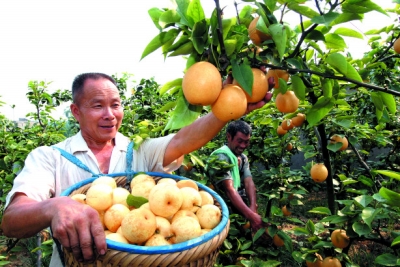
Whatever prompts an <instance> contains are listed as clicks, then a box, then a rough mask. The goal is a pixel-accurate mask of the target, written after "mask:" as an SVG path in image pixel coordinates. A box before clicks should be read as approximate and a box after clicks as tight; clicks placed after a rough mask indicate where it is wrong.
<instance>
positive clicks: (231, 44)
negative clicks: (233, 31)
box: [224, 39, 237, 56]
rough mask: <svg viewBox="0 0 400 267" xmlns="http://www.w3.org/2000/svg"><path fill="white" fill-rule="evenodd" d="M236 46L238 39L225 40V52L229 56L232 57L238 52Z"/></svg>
mask: <svg viewBox="0 0 400 267" xmlns="http://www.w3.org/2000/svg"><path fill="white" fill-rule="evenodd" d="M236 44H237V40H236V39H226V40H224V46H225V52H226V55H227V56H230V55H232V54H233V52H235V50H236Z"/></svg>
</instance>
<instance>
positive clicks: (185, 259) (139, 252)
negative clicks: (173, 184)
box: [61, 172, 229, 267]
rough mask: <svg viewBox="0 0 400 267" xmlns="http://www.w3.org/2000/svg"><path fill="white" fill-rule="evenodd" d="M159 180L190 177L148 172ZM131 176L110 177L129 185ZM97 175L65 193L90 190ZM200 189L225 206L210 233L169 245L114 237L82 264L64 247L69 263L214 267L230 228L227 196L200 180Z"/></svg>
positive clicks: (70, 266)
mask: <svg viewBox="0 0 400 267" xmlns="http://www.w3.org/2000/svg"><path fill="white" fill-rule="evenodd" d="M146 174H148V175H150V176H152V177H154V179H155V180H156V181H158V180H159V179H161V178H173V179H175V180H182V179H188V178H185V177H182V176H177V175H171V174H165V173H156V172H146ZM128 175H135V173H129V174H128V173H117V174H110V175H107V176H111V177H114V179H115V180H116V182H117V185H118V186H121V187H126V188H128V187H129V179H128V178H127V177H128ZM95 179H96V178H89V179H86V180H84V181H82V182H80V183H77V184H75V185H73V186H71V187H70V188H68V189H67V190H65V191H64V192H63V193H62V194H61V195H62V196H72V195H75V194H79V193H84V194H85V193H86V191H87V190H88V189H89V187H90V185H91V183H92V182H93V181H94V180H95ZM196 183H197V185H198V187H199V189H201V190H205V191H207V192H208V193H210V194H211V195H212V196H213V198H214V204H215V205H217V206H218V207H219V208H220V209H221V213H222V216H221V222H220V223H219V224H218V225H217V226H216V227H215V228H214V229H212V230H211V231H210V232H208V233H206V234H204V235H202V236H200V237H197V238H194V239H191V240H188V241H186V242H182V243H178V244H174V245H168V246H155V247H147V246H138V245H131V244H124V243H120V242H115V241H112V240H108V239H107V240H106V241H107V247H108V251H107V253H106V254H105V255H103V256H101V255H97V257H96V259H95V261H94V262H90V263H82V262H78V261H76V259H75V257H74V256H73V255H72V252H69V251H68V250H66V249H63V252H64V260H65V266H68V267H100V266H107V267H125V266H126V267H128V266H129V267H172V266H179V267H212V266H214V263H215V262H216V260H217V257H218V254H219V250H220V247H221V245H222V243H223V242H224V240H225V239H226V237H227V235H228V231H229V211H228V208H227V206H226V204H225V202H224V201H223V199H222V198H221V197H220V196H219V195H218V194H217V193H216V192H215V191H213V190H212V189H210V188H209V187H207V186H204V185H202V184H200V183H198V182H196Z"/></svg>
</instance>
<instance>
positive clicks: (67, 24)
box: [0, 0, 391, 120]
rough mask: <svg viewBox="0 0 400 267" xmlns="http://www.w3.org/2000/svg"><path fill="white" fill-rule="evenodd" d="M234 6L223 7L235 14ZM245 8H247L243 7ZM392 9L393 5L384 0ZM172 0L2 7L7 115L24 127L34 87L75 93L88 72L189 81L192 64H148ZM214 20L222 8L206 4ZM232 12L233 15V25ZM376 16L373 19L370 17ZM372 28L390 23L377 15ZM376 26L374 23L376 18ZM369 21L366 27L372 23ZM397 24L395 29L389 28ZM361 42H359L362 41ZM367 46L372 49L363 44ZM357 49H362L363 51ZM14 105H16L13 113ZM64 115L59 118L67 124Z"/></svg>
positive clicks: (0, 52) (23, 1) (0, 66)
mask: <svg viewBox="0 0 400 267" xmlns="http://www.w3.org/2000/svg"><path fill="white" fill-rule="evenodd" d="M233 2H234V1H233V0H220V3H221V7H224V6H225V5H227V6H228V7H229V8H230V10H231V11H232V12H233ZM239 2H240V1H239ZM383 2H387V4H390V3H391V1H390V0H383ZM170 3H171V2H170V1H169V0H145V1H134V0H113V1H105V0H68V1H66V0H64V1H54V0H35V1H31V0H17V1H0V38H1V40H2V42H1V49H0V73H1V74H2V75H1V76H2V82H1V83H0V96H1V97H0V101H3V102H6V104H5V105H4V106H3V107H0V113H1V114H4V115H6V116H7V117H8V118H9V119H13V120H18V118H23V117H25V115H26V114H27V113H28V112H31V111H33V105H31V104H30V103H29V101H28V100H27V98H26V93H27V85H28V82H29V81H30V80H39V81H41V80H44V81H48V82H50V81H52V82H53V83H52V84H51V87H50V90H56V89H70V87H71V83H72V80H73V78H74V77H75V76H76V75H77V74H79V73H82V72H93V71H98V72H104V73H107V74H121V73H123V72H128V73H132V74H134V79H135V80H136V81H139V80H140V79H141V78H151V77H155V80H156V81H157V82H158V83H160V84H163V83H165V82H167V81H169V80H171V79H174V78H178V77H181V76H182V75H183V73H182V71H183V69H184V66H185V65H184V60H183V59H182V58H180V57H176V58H167V59H166V60H165V61H164V58H163V56H162V55H161V51H156V52H155V53H153V54H151V55H149V56H148V57H146V58H144V59H143V60H142V61H140V56H141V54H142V52H143V50H144V48H145V47H146V45H147V44H148V43H149V42H150V40H151V39H152V38H153V37H155V36H156V35H157V34H158V30H157V28H156V27H155V26H154V25H153V22H152V21H151V19H150V16H149V15H148V13H147V11H148V10H149V9H150V8H151V7H159V8H163V7H168V6H169V5H170ZM202 4H203V6H204V8H205V12H206V16H207V17H210V14H211V11H212V9H213V8H214V7H215V2H214V1H213V0H202ZM228 14H229V10H228V9H226V10H225V15H226V16H227V17H232V15H229V16H228ZM370 16H372V15H370ZM373 16H374V18H376V19H373V20H369V21H370V22H371V24H370V25H366V24H365V23H364V24H360V25H359V26H358V27H365V28H368V29H370V28H379V24H380V23H382V22H383V23H385V20H386V23H388V20H387V18H385V17H384V16H383V15H381V14H378V13H374V14H373ZM369 18H371V17H369ZM367 19H368V17H367V16H366V19H365V20H364V21H365V22H367ZM389 23H391V21H390V22H389ZM358 42H359V41H358ZM363 42H364V43H365V41H363ZM355 46H357V49H358V50H360V49H359V48H360V45H358V44H356V43H355ZM11 105H16V108H15V109H14V110H13V109H12V108H11ZM61 114H62V112H61V111H60V112H58V113H57V115H56V117H57V116H61Z"/></svg>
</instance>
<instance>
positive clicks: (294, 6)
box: [288, 2, 319, 19]
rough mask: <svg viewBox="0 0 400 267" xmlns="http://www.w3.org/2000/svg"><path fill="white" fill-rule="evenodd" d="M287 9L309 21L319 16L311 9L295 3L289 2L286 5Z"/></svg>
mask: <svg viewBox="0 0 400 267" xmlns="http://www.w3.org/2000/svg"><path fill="white" fill-rule="evenodd" d="M288 8H289V9H291V10H293V11H294V12H297V13H299V14H300V15H303V16H306V17H307V18H310V19H311V18H313V17H317V16H319V13H318V12H316V11H314V10H313V9H312V8H310V7H308V6H304V5H299V4H297V3H293V2H290V3H289V4H288Z"/></svg>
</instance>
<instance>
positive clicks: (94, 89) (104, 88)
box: [71, 79, 124, 143]
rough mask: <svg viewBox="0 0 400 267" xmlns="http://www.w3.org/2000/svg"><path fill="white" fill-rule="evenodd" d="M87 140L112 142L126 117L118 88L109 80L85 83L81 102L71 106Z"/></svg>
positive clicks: (91, 80)
mask: <svg viewBox="0 0 400 267" xmlns="http://www.w3.org/2000/svg"><path fill="white" fill-rule="evenodd" d="M71 112H72V114H73V115H74V117H75V119H76V120H77V121H78V122H79V126H80V129H81V132H82V135H83V137H84V138H85V140H92V141H94V142H96V143H103V142H107V141H110V140H112V139H113V138H114V137H115V135H116V134H117V132H118V129H119V127H120V126H121V122H122V118H123V116H124V112H123V108H122V106H121V99H120V97H119V93H118V89H117V87H116V86H115V85H114V84H113V83H112V82H111V81H109V80H107V79H98V80H93V79H88V80H86V81H85V84H84V88H83V93H82V95H81V97H80V98H79V102H78V103H76V104H71Z"/></svg>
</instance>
